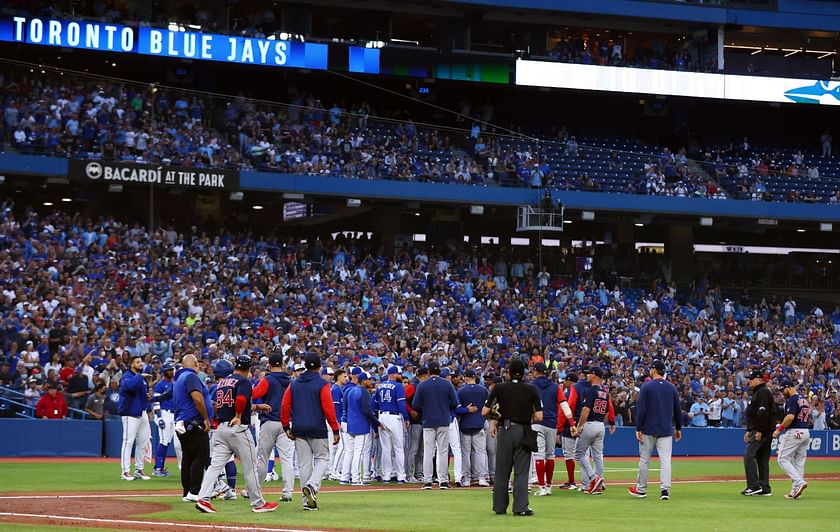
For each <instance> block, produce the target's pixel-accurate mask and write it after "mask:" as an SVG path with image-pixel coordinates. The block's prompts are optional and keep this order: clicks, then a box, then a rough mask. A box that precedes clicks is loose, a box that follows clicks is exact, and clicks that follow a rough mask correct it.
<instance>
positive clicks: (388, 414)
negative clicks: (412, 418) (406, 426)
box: [380, 412, 402, 416]
mask: <svg viewBox="0 0 840 532" xmlns="http://www.w3.org/2000/svg"><path fill="white" fill-rule="evenodd" d="M380 414H385V415H386V416H400V415H402V414H400V413H398V412H380Z"/></svg>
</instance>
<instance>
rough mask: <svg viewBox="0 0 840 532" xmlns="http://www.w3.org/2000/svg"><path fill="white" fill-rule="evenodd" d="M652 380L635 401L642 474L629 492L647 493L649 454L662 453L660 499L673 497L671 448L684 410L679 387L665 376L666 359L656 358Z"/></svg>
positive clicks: (680, 427)
mask: <svg viewBox="0 0 840 532" xmlns="http://www.w3.org/2000/svg"><path fill="white" fill-rule="evenodd" d="M649 375H650V380H649V381H647V382H646V383H644V385H642V389H641V390H640V391H639V398H638V400H637V402H636V439H637V440H639V474H638V476H637V477H636V485H635V486H630V487H629V488H627V491H628V492H629V493H630V495H632V496H634V497H638V498H640V499H642V498H644V497H647V483H648V470H649V467H650V456H651V454H653V450H654V449H656V452H657V454H658V455H659V468H660V469H659V500H661V501H667V500H670V499H671V449H672V445H673V442H674V441H680V438H681V437H682V432H681V429H682V410H681V408H680V396H679V393H678V392H677V388H676V387H675V386H674V385H673V384H671V383H670V382H668V381H666V380H665V363H664V362H662V361H661V360H654V361H653V364H652V366H651V368H650V372H649Z"/></svg>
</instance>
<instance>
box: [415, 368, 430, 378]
mask: <svg viewBox="0 0 840 532" xmlns="http://www.w3.org/2000/svg"><path fill="white" fill-rule="evenodd" d="M428 374H429V368H427V367H426V366H420V367H419V368H417V376H418V377H422V376H423V375H428Z"/></svg>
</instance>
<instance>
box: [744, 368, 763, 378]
mask: <svg viewBox="0 0 840 532" xmlns="http://www.w3.org/2000/svg"><path fill="white" fill-rule="evenodd" d="M747 376H748V377H749V378H750V380H752V379H763V378H764V372H763V371H761V370H760V369H758V368H756V369H754V370H752V371H750V374H749V375H747Z"/></svg>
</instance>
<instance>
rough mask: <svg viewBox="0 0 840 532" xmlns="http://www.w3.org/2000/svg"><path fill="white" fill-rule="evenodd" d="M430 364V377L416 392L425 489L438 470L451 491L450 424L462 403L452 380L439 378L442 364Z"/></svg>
mask: <svg viewBox="0 0 840 532" xmlns="http://www.w3.org/2000/svg"><path fill="white" fill-rule="evenodd" d="M427 367H428V370H429V375H430V377H429V378H428V379H427V380H425V381H423V382H421V383H420V384H419V385H418V386H417V391H415V392H414V408H415V409H417V410H418V411H419V412H420V414H421V418H422V422H423V489H424V490H430V489H432V474H433V472H435V469H436V472H437V480H438V486H439V487H440V489H442V490H448V489H449V478H448V476H449V427H450V424H451V423H452V412H454V411H455V410H456V409H458V408H459V407H460V406H461V404H460V403H459V402H458V393H457V392H456V391H455V387H454V386H453V385H452V383H451V382H449V381H448V380H446V379H442V378H441V377H440V372H441V370H440V364H439V363H437V362H434V361H432V362H429V363H428V364H427ZM459 438H460V436H459ZM459 447H460V445H459ZM459 462H460V460H459Z"/></svg>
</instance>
